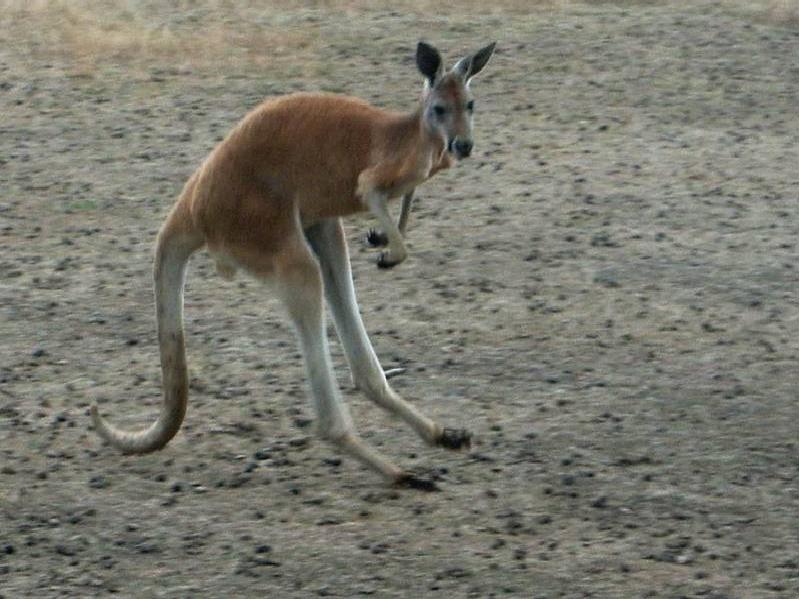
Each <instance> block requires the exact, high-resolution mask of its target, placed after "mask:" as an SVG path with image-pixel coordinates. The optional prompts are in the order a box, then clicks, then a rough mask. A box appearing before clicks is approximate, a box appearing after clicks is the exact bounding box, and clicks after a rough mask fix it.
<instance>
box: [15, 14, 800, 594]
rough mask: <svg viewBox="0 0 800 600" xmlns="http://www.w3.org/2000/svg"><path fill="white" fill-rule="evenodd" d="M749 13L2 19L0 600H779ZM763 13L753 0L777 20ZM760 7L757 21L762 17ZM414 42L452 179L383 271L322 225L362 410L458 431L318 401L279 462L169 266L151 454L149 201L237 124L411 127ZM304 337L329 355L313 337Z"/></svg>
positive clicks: (789, 337)
mask: <svg viewBox="0 0 800 600" xmlns="http://www.w3.org/2000/svg"><path fill="white" fill-rule="evenodd" d="M779 4H780V3H772V4H771V5H767V4H764V5H762V4H761V3H758V2H755V3H753V2H744V1H742V2H707V1H702V2H658V3H656V2H630V1H628V2H623V1H620V2H590V3H586V4H581V3H574V2H557V1H552V2H535V3H527V2H521V1H517V2H514V1H512V0H498V1H497V2H493V3H491V6H488V7H487V6H485V3H478V2H473V1H466V2H464V3H453V4H452V6H440V5H439V4H437V3H433V2H428V1H426V0H415V1H412V0H399V1H398V2H397V3H391V4H389V3H387V4H386V6H385V7H380V6H378V3H367V2H360V1H355V0H353V1H350V2H343V3H342V2H306V3H304V2H299V1H297V2H290V1H288V0H287V1H278V2H275V3H270V5H271V6H272V8H270V9H265V8H264V6H265V3H260V2H242V3H226V2H222V1H221V0H205V1H199V2H178V3H161V2H145V1H137V2H112V1H109V2H104V3H90V2H83V1H76V2H55V1H54V2H10V3H6V6H5V8H4V10H3V13H2V15H0V39H1V40H2V43H0V340H2V342H1V343H0V595H2V596H4V597H31V596H35V597H56V596H58V597H116V596H121V597H275V596H278V597H309V596H312V597H319V596H340V597H369V596H375V597H531V596H536V597H559V596H568V597H581V596H586V597H589V596H612V597H747V596H754V597H781V598H796V597H797V596H798V562H797V561H798V547H797V539H798V488H797V475H798V447H797V440H798V335H797V332H798V318H797V317H798V246H797V239H798V189H797V183H798V171H797V165H798V111H797V106H798V50H797V49H798V37H797V27H796V25H795V23H796V21H794V20H792V18H791V17H788V18H787V17H786V15H785V14H783V12H781V10H780V8H781V7H780V6H779ZM787 5H788V4H787ZM776 7H777V8H776ZM418 39H426V40H428V41H431V42H433V43H435V44H437V45H438V46H439V47H440V48H441V49H442V51H443V53H444V54H445V55H446V56H448V57H449V58H450V59H452V60H455V59H456V58H457V57H458V56H460V55H461V54H463V53H465V52H467V51H469V50H472V49H476V48H478V47H480V46H482V45H484V44H485V43H487V42H488V41H491V40H493V39H496V40H497V41H498V50H497V53H496V55H495V56H494V58H493V59H492V61H491V63H490V64H489V66H488V67H487V69H486V71H485V73H482V74H481V75H480V76H479V77H478V78H476V80H475V82H474V84H473V90H474V93H475V96H476V102H477V107H476V148H475V152H474V156H473V158H471V159H469V160H468V161H465V162H464V163H462V164H460V165H458V166H457V167H456V168H454V169H452V170H450V171H448V172H444V173H441V174H439V175H437V177H436V178H434V179H433V180H432V181H430V182H429V183H428V184H426V186H425V187H423V188H421V189H420V190H419V196H420V198H419V201H418V202H417V204H416V206H415V209H414V212H413V214H412V216H411V222H410V226H409V252H410V257H409V259H408V260H407V261H406V262H405V263H403V264H402V265H400V266H398V267H396V268H395V269H392V270H389V271H382V270H378V269H377V268H376V267H375V264H374V260H375V255H376V252H375V250H373V249H369V248H367V247H366V246H365V245H364V243H363V237H364V234H365V233H366V231H367V230H368V229H369V227H371V226H373V225H374V221H373V220H372V219H371V218H370V217H368V216H366V215H365V216H363V217H357V218H353V219H349V220H348V222H347V228H348V236H349V240H350V249H351V255H352V261H353V270H354V275H355V279H356V286H357V290H358V293H359V299H360V305H361V309H362V313H363V314H364V319H365V322H366V325H367V328H368V330H369V332H370V335H371V337H372V340H373V343H374V345H375V347H376V350H377V352H378V354H379V356H380V358H381V360H382V362H383V364H384V367H385V368H387V369H388V368H399V367H401V368H403V369H405V371H404V372H403V373H402V374H401V375H398V376H397V377H395V378H393V379H392V383H393V384H394V385H395V387H396V388H397V389H398V391H399V392H400V393H401V394H403V395H404V396H405V397H407V398H408V399H410V400H412V401H413V402H414V403H415V404H416V405H417V406H419V407H420V408H421V409H422V410H423V411H424V412H426V413H427V414H429V415H430V416H432V417H433V418H435V419H437V420H438V421H440V422H442V423H444V424H445V425H448V426H452V427H469V428H470V429H471V430H472V431H473V432H474V434H475V443H474V444H473V448H472V450H471V451H470V452H466V453H447V452H445V451H442V450H436V449H430V448H425V447H423V446H422V445H421V444H420V442H419V441H418V439H417V438H416V437H415V436H414V434H413V433H412V432H411V431H410V430H409V429H408V428H407V427H405V426H404V425H403V424H401V423H399V422H396V421H393V420H390V419H389V418H387V417H386V415H384V414H383V413H381V412H380V410H379V409H377V408H376V407H374V406H372V405H370V404H369V403H368V402H367V401H366V400H365V399H363V397H362V396H360V395H359V394H358V393H357V392H355V391H353V390H352V389H351V387H350V379H349V375H348V373H347V370H346V364H345V361H344V359H343V355H342V353H341V350H340V348H339V346H338V344H337V343H336V342H333V343H332V351H333V352H334V361H335V363H336V369H337V375H338V376H339V381H340V384H341V386H342V389H343V391H344V394H345V397H346V399H347V401H348V403H349V404H350V406H351V409H352V411H353V413H354V415H355V417H356V420H357V423H358V427H359V429H360V430H361V432H362V433H363V435H364V437H365V438H366V439H367V440H369V441H370V442H371V443H372V444H374V445H376V446H378V447H380V448H381V450H382V451H383V452H384V453H386V454H387V455H388V456H391V457H393V458H395V459H396V460H397V461H398V462H401V463H402V464H404V465H407V466H409V467H416V468H421V469H428V470H432V471H433V472H434V473H435V474H436V477H437V478H438V480H439V485H440V487H441V488H442V491H441V492H439V493H422V492H417V491H407V490H395V489H391V488H388V487H386V486H385V485H384V484H383V482H381V481H380V480H379V479H378V478H377V477H376V476H375V475H374V474H372V473H370V472H368V471H366V470H365V469H364V468H362V467H360V466H359V465H358V464H356V463H355V462H354V461H352V460H348V459H344V458H343V457H341V456H340V455H338V454H337V453H336V452H334V451H333V450H332V449H331V448H330V447H329V446H327V445H326V444H324V443H322V442H321V441H319V440H318V439H317V438H316V437H315V435H314V415H313V413H312V411H311V407H310V404H309V402H308V400H307V391H306V383H305V379H304V375H303V367H302V362H301V359H300V355H299V353H298V349H297V345H296V343H295V339H294V335H293V332H292V331H291V328H290V326H289V324H288V322H287V319H286V318H285V316H284V314H283V311H282V309H281V307H280V306H279V305H278V303H277V302H276V300H275V298H274V297H273V296H272V295H271V294H270V293H269V290H268V289H266V288H265V287H264V286H262V285H261V284H259V283H257V282H255V281H252V280H248V279H246V278H241V279H238V280H236V281H234V282H227V281H223V280H222V279H221V278H220V277H218V276H217V275H216V274H215V272H214V268H213V265H212V264H211V262H210V260H209V258H208V256H207V255H205V254H204V253H200V254H198V255H197V256H196V257H195V258H194V259H193V261H192V264H191V267H190V274H189V281H188V285H187V290H186V329H187V336H188V337H187V340H188V352H189V362H190V369H191V377H192V383H191V393H190V401H189V412H188V415H187V418H186V421H185V423H184V427H183V429H182V430H181V432H180V433H179V434H178V436H177V437H176V438H175V439H174V440H173V441H172V443H171V444H170V445H169V446H167V448H165V449H164V450H163V451H161V452H159V453H156V454H152V455H148V456H144V457H126V456H121V455H120V454H119V453H117V452H115V451H113V450H112V449H110V448H109V447H105V446H103V445H102V443H101V442H100V440H99V439H98V438H97V436H96V435H95V434H94V432H93V431H91V427H90V420H89V417H88V409H89V406H90V405H91V403H92V402H94V401H97V402H99V403H100V407H101V410H102V411H103V413H104V414H107V415H109V417H110V418H111V419H113V421H114V422H115V423H117V424H120V425H122V426H126V427H131V428H134V427H142V426H144V425H146V424H147V423H149V422H151V420H152V419H153V418H154V416H155V414H156V412H157V408H158V405H159V402H160V371H159V366H158V364H159V363H158V354H157V344H156V340H155V328H154V319H153V301H152V291H151V260H152V246H153V241H154V236H155V233H156V231H157V229H158V227H159V226H160V223H161V220H162V219H163V217H164V216H165V214H166V212H167V211H168V209H169V207H170V205H171V203H172V202H173V200H174V198H175V197H176V195H177V194H178V192H179V191H180V188H181V186H182V185H183V182H184V181H185V180H186V179H187V177H188V176H189V175H190V174H191V172H192V171H193V170H194V168H196V166H197V165H198V164H199V162H200V161H201V160H202V158H203V157H204V156H205V155H206V154H207V153H208V152H209V151H210V150H211V148H212V147H213V146H214V144H215V143H216V142H217V141H219V140H220V139H221V138H222V136H223V135H224V134H225V133H226V132H227V131H228V130H229V129H230V128H231V127H232V126H233V125H234V124H235V123H236V121H237V120H238V119H239V118H240V117H241V116H242V115H243V114H244V113H245V112H247V111H248V110H249V109H250V108H252V107H253V106H255V105H256V104H257V103H258V102H259V101H260V100H261V99H262V98H264V97H265V96H269V95H273V94H281V93H286V92H290V91H295V90H320V89H323V90H327V91H333V92H341V93H348V94H353V95H358V96H361V97H364V98H367V99H369V100H370V101H372V102H374V103H376V104H378V105H381V106H387V107H392V108H405V107H407V108H409V109H410V108H411V107H412V106H413V103H414V102H415V101H416V97H417V93H418V91H417V90H418V86H419V85H420V84H421V81H420V77H419V76H418V74H417V73H416V72H415V68H414V64H413V49H414V45H415V43H416V41H417V40H418ZM331 335H332V336H333V335H334V333H333V330H332V329H331Z"/></svg>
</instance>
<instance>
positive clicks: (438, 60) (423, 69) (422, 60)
mask: <svg viewBox="0 0 800 600" xmlns="http://www.w3.org/2000/svg"><path fill="white" fill-rule="evenodd" d="M417 68H418V69H419V71H420V73H422V74H423V75H425V77H427V78H428V81H429V82H430V83H431V85H433V82H434V81H436V79H437V78H438V77H439V76H440V75H441V74H442V57H441V56H440V55H439V51H438V50H437V49H436V48H434V47H433V46H431V45H430V44H426V43H425V42H419V43H418V44H417Z"/></svg>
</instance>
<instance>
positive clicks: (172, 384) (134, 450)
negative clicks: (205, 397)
mask: <svg viewBox="0 0 800 600" xmlns="http://www.w3.org/2000/svg"><path fill="white" fill-rule="evenodd" d="M180 216H181V215H179V214H178V211H177V210H176V211H173V213H172V214H171V215H170V217H169V218H168V219H167V222H166V223H165V224H164V227H163V228H162V229H161V232H160V233H159V236H158V241H157V242H156V257H155V265H154V279H155V298H156V318H157V323H158V345H159V350H160V352H161V373H162V385H163V389H164V402H163V404H162V406H161V412H160V414H159V416H158V419H157V420H156V422H155V423H153V424H152V425H151V426H150V427H148V428H147V429H144V430H142V431H133V432H131V431H123V430H121V429H118V428H117V427H115V426H113V425H111V424H110V423H109V422H108V421H106V420H105V419H104V418H103V417H101V416H100V413H99V411H98V409H97V405H96V404H95V405H93V406H92V408H91V414H92V420H93V421H94V426H95V429H96V430H97V433H98V434H99V435H100V437H102V438H103V439H104V440H106V441H107V442H108V443H109V444H111V445H112V446H113V447H115V448H117V449H118V450H120V451H122V452H124V453H125V454H146V453H148V452H154V451H156V450H160V449H161V448H163V447H164V446H165V445H166V444H167V442H169V441H170V440H171V439H172V438H173V437H174V436H175V434H176V433H177V432H178V430H179V429H180V427H181V423H183V417H184V415H185V414H186V402H187V399H188V392H189V376H188V370H187V367H186V348H185V344H184V336H183V286H184V282H185V279H186V265H187V263H188V260H189V257H190V256H191V255H192V254H193V253H194V251H195V250H197V248H199V247H200V245H202V242H201V241H199V240H198V239H197V238H198V236H197V234H196V233H194V232H192V233H188V232H187V231H186V226H187V222H186V220H185V219H181V218H180Z"/></svg>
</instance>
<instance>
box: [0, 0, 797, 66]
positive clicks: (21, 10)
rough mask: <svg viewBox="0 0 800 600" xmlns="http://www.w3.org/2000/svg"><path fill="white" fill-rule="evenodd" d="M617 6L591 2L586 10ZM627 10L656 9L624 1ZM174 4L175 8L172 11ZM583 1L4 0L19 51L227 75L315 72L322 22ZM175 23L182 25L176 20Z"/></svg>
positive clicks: (771, 15)
mask: <svg viewBox="0 0 800 600" xmlns="http://www.w3.org/2000/svg"><path fill="white" fill-rule="evenodd" d="M612 1H613V0H585V1H584V2H583V4H588V5H591V4H593V3H596V2H603V3H609V2H612ZM616 3H618V4H623V5H627V6H630V5H637V4H638V5H646V4H653V3H654V0H616ZM165 4H167V5H168V8H165V7H164V5H165ZM576 4H581V2H578V1H577V0H493V2H491V3H488V6H487V3H486V2H484V0H459V1H458V2H454V3H443V2H442V1H441V0H393V1H392V2H387V3H385V4H384V3H378V2H373V1H370V0H271V2H269V3H265V2H262V1H257V0H241V1H235V0H192V1H190V0H175V1H173V2H170V3H161V2H157V1H156V0H94V1H91V0H5V1H2V0H0V28H2V29H3V30H4V31H5V32H7V34H8V35H9V36H10V37H11V38H12V40H11V41H12V43H13V44H14V45H15V46H17V49H16V51H17V52H23V53H25V52H28V53H31V54H34V55H35V56H36V57H38V58H42V57H44V58H46V59H48V60H53V61H62V62H63V63H64V64H65V65H66V68H67V69H69V70H70V71H72V72H77V73H83V74H87V75H89V74H93V73H95V72H96V70H97V69H98V67H100V66H102V65H104V64H116V65H118V64H125V65H127V66H128V67H132V68H136V67H137V66H145V65H147V66H149V67H152V66H154V65H170V66H172V67H176V68H182V67H185V68H192V69H196V70H219V69H226V68H236V69H248V68H251V67H261V66H266V65H269V67H270V69H271V70H272V71H273V72H275V71H276V70H278V71H290V70H291V71H296V70H297V69H303V70H307V69H313V68H314V65H315V64H316V63H317V61H318V56H319V50H320V48H321V46H322V45H323V44H326V43H327V41H328V40H327V38H326V36H325V35H324V34H323V33H322V32H321V31H320V28H321V27H320V24H321V23H329V22H336V21H337V20H338V21H339V22H341V21H342V20H353V19H357V18H363V17H364V16H365V15H367V14H369V13H375V12H387V11H392V12H394V13H397V14H398V15H404V16H412V17H417V18H420V19H424V18H428V17H430V16H443V15H447V14H452V15H453V16H458V17H460V18H461V19H462V20H463V19H464V16H465V15H469V14H470V13H474V14H481V15H485V14H487V13H492V14H501V15H517V16H519V15H522V14H526V13H530V12H532V11H558V10H561V9H563V8H564V7H566V6H570V5H576ZM730 4H731V7H735V8H737V9H740V10H742V11H743V12H744V13H746V14H747V15H748V16H751V17H752V18H755V19H758V20H764V19H769V20H770V21H772V22H781V23H784V24H787V23H788V24H796V22H797V1H796V0H753V1H745V0H738V1H735V2H731V3H730ZM176 15H177V16H178V18H179V20H176Z"/></svg>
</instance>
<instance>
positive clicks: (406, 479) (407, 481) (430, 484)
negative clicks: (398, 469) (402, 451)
mask: <svg viewBox="0 0 800 600" xmlns="http://www.w3.org/2000/svg"><path fill="white" fill-rule="evenodd" d="M394 484H395V485H396V486H398V487H403V488H411V489H412V490H422V491H423V492H438V491H440V489H439V486H438V485H436V482H434V480H433V479H432V478H431V477H424V476H420V475H416V474H415V473H412V472H411V471H404V472H403V473H401V474H400V475H399V476H398V477H397V478H396V479H395V480H394Z"/></svg>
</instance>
